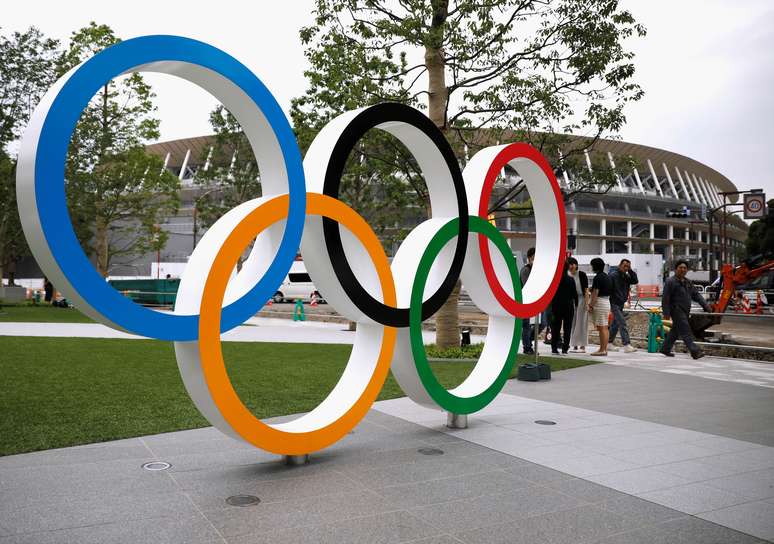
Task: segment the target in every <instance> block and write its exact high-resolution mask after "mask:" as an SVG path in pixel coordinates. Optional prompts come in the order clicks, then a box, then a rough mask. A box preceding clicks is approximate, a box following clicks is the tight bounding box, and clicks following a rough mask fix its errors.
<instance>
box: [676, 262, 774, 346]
mask: <svg viewBox="0 0 774 544" xmlns="http://www.w3.org/2000/svg"><path fill="white" fill-rule="evenodd" d="M770 270H774V259H769V260H767V261H764V260H763V259H762V258H757V259H753V260H749V261H745V262H743V263H742V264H741V265H739V266H737V267H736V268H734V266H733V265H731V264H728V263H726V264H724V265H723V267H722V268H721V270H720V274H721V276H720V277H721V284H720V291H719V293H718V297H717V300H716V302H715V303H714V304H710V306H711V308H712V311H713V313H717V314H722V313H725V311H726V309H727V308H728V303H729V302H730V301H731V299H732V298H733V297H734V294H735V293H736V292H737V291H738V290H739V287H741V286H743V285H745V284H747V283H750V282H751V281H753V280H755V279H756V278H758V277H760V276H762V275H763V274H766V273H767V272H769V271H770ZM721 317H722V316H719V315H707V314H702V313H696V314H691V318H690V323H691V329H692V330H693V334H694V335H695V336H696V337H697V338H704V337H705V331H706V330H707V329H708V328H710V327H711V326H713V325H717V324H719V323H720V319H721Z"/></svg>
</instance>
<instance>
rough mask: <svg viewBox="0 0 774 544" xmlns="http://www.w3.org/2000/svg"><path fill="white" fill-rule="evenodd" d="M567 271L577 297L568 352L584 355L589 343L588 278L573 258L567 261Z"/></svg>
mask: <svg viewBox="0 0 774 544" xmlns="http://www.w3.org/2000/svg"><path fill="white" fill-rule="evenodd" d="M567 271H568V274H569V276H570V278H571V279H572V280H573V283H574V284H575V294H576V295H577V297H578V298H577V303H576V304H575V312H574V313H573V317H572V332H571V333H570V345H571V346H572V349H571V350H570V352H572V353H585V352H586V344H588V343H589V311H588V307H589V277H588V276H587V275H586V273H585V272H584V271H583V270H581V269H580V268H578V260H577V259H576V258H575V257H570V258H568V259H567Z"/></svg>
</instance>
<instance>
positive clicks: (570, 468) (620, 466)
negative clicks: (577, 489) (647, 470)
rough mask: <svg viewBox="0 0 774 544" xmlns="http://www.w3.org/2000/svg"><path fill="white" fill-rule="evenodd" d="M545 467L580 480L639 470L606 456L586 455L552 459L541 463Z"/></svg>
mask: <svg viewBox="0 0 774 544" xmlns="http://www.w3.org/2000/svg"><path fill="white" fill-rule="evenodd" d="M543 464H545V465H546V466H548V467H550V468H552V469H554V470H559V471H561V472H566V473H568V474H572V475H573V476H577V477H580V478H585V477H587V476H593V475H595V474H608V473H610V472H621V471H623V470H632V469H635V468H639V466H638V465H635V464H634V463H628V462H626V461H621V460H620V459H615V458H614V457H609V456H607V455H600V454H598V453H595V454H586V455H584V456H582V457H569V458H565V459H552V460H550V461H546V462H543Z"/></svg>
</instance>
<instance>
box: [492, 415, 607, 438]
mask: <svg viewBox="0 0 774 544" xmlns="http://www.w3.org/2000/svg"><path fill="white" fill-rule="evenodd" d="M541 419H543V416H541ZM545 419H550V420H551V421H553V422H555V423H556V425H538V424H537V423H535V421H534V417H530V418H529V420H528V421H526V422H521V423H511V424H505V423H500V425H502V426H503V427H506V428H508V429H511V430H514V431H518V432H520V433H527V434H538V435H539V434H543V433H548V432H558V431H559V430H560V429H561V430H568V431H569V430H570V429H586V428H589V427H597V426H599V425H606V424H605V423H600V422H595V421H593V420H592V419H591V418H588V417H584V418H581V417H573V416H559V417H556V418H545Z"/></svg>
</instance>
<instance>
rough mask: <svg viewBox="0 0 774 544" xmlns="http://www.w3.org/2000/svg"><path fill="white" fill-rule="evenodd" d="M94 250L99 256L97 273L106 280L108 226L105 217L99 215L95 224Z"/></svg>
mask: <svg viewBox="0 0 774 544" xmlns="http://www.w3.org/2000/svg"><path fill="white" fill-rule="evenodd" d="M94 244H95V247H94V249H95V250H96V256H97V272H99V273H100V275H101V276H102V277H103V278H105V277H107V274H108V266H109V265H110V263H109V259H108V224H107V221H106V220H105V218H104V217H102V216H101V215H97V217H96V219H95V223H94Z"/></svg>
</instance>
